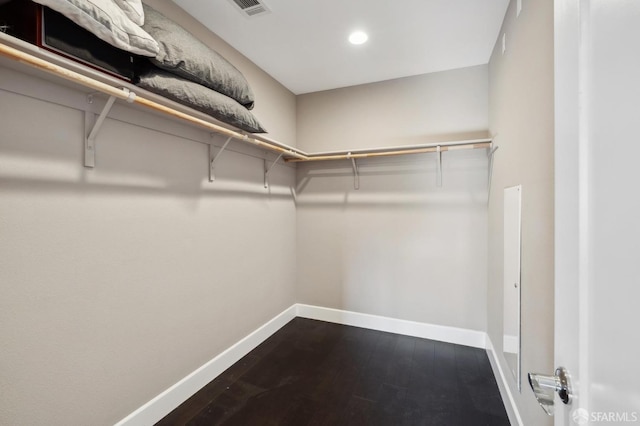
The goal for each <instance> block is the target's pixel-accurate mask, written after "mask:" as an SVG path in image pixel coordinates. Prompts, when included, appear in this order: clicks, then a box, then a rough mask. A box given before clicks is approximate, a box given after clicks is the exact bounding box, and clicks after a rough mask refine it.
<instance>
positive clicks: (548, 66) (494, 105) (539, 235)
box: [487, 0, 554, 425]
mask: <svg viewBox="0 0 640 426" xmlns="http://www.w3.org/2000/svg"><path fill="white" fill-rule="evenodd" d="M515 3H516V2H515V1H512V2H511V4H510V5H509V9H508V11H507V14H506V17H505V22H504V24H503V28H502V31H501V32H500V38H499V40H498V43H497V44H496V47H495V49H494V51H493V55H492V57H491V61H490V63H489V76H490V83H489V105H490V107H489V122H490V129H491V133H492V134H493V135H495V139H494V142H495V144H496V145H497V146H499V149H498V151H497V152H496V156H495V161H494V169H493V183H492V193H491V199H490V202H489V287H488V305H487V311H488V312H489V316H488V332H489V336H490V338H491V341H492V343H493V345H494V346H495V348H496V351H497V353H498V357H499V360H500V362H501V363H502V368H503V370H504V371H505V373H506V374H507V380H508V382H509V384H510V387H511V391H512V393H514V395H515V399H516V403H517V406H518V408H519V411H520V413H521V415H522V418H523V421H524V423H525V424H526V425H529V424H531V425H550V424H552V423H553V421H552V419H551V418H549V417H548V416H547V415H546V414H544V412H543V411H542V409H541V408H540V407H539V406H538V405H537V403H536V400H535V398H534V396H533V394H532V392H531V390H530V388H529V385H528V383H527V379H526V373H527V372H534V371H541V372H551V371H553V370H554V368H553V324H554V323H553V311H554V298H553V293H554V280H553V273H554V249H553V247H554V246H553V232H554V220H553V217H554V202H553V200H554V179H553V167H554V162H553V161H554V157H553V152H554V137H553V134H554V107H553V105H554V98H553V2H552V1H551V0H545V1H525V2H524V3H523V9H522V12H521V14H520V16H519V17H517V18H516V4H515ZM502 34H506V52H505V53H504V55H503V54H502V39H501V37H502ZM518 184H522V266H521V269H522V270H521V284H522V285H521V299H522V310H521V316H522V332H521V335H522V349H521V350H522V355H521V356H522V374H523V377H522V391H521V392H520V391H518V389H517V387H516V385H515V380H513V378H512V376H511V375H510V373H509V371H508V368H507V364H506V362H505V360H504V358H503V356H502V329H503V324H502V303H503V298H502V296H503V281H502V278H503V190H504V188H506V187H511V186H514V185H518Z"/></svg>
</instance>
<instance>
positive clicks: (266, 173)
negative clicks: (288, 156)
mask: <svg viewBox="0 0 640 426" xmlns="http://www.w3.org/2000/svg"><path fill="white" fill-rule="evenodd" d="M283 155H284V152H281V153H280V155H278V158H276V161H274V162H273V163H271V166H269V167H267V160H266V159H265V160H264V187H265V188H268V187H269V173H271V170H273V167H274V166H275V165H276V163H277V162H278V161H280V159H281V158H282V156H283Z"/></svg>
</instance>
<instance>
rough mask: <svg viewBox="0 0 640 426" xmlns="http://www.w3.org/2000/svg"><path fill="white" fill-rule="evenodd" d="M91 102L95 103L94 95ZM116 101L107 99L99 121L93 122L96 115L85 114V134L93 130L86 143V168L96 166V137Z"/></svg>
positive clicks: (113, 97) (110, 98) (90, 96)
mask: <svg viewBox="0 0 640 426" xmlns="http://www.w3.org/2000/svg"><path fill="white" fill-rule="evenodd" d="M88 101H89V102H93V99H92V95H89V99H88ZM115 101H116V97H115V96H109V99H107V103H106V104H105V105H104V108H102V112H101V113H100V115H99V116H98V119H97V120H96V121H95V123H92V122H93V118H94V117H95V115H94V114H93V113H92V112H89V111H85V114H84V126H85V134H87V133H86V131H87V130H88V129H89V128H91V131H90V132H88V134H87V137H86V138H85V142H84V166H85V167H90V168H93V167H95V165H96V136H98V132H99V131H100V128H101V127H102V123H104V119H105V118H107V114H109V111H110V110H111V107H112V106H113V103H114V102H115Z"/></svg>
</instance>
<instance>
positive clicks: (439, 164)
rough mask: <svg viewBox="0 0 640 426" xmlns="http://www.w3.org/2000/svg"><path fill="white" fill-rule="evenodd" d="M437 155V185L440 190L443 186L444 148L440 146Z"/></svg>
mask: <svg viewBox="0 0 640 426" xmlns="http://www.w3.org/2000/svg"><path fill="white" fill-rule="evenodd" d="M436 153H437V157H436V185H437V186H438V188H440V187H441V186H442V148H441V147H440V145H438V148H437V150H436Z"/></svg>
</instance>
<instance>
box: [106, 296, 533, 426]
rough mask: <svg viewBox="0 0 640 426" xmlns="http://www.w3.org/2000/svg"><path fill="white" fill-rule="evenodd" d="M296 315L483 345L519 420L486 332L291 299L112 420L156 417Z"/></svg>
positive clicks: (134, 422)
mask: <svg viewBox="0 0 640 426" xmlns="http://www.w3.org/2000/svg"><path fill="white" fill-rule="evenodd" d="M297 316H298V317H302V318H309V319H315V320H320V321H327V322H333V323H337V324H344V325H351V326H355V327H362V328H368V329H372V330H379V331H386V332H389V333H398V334H404V335H406V336H414V337H420V338H423V339H432V340H438V341H441V342H447V343H455V344H458V345H465V346H471V347H475V348H481V349H486V350H487V352H488V355H489V361H490V362H491V368H492V369H493V373H494V375H495V376H496V381H497V382H498V388H499V389H500V395H501V396H502V400H503V401H504V403H505V408H506V410H507V415H508V416H509V420H510V421H511V424H513V425H520V426H522V425H523V423H522V419H521V418H520V414H519V412H518V409H517V407H516V405H515V401H514V399H513V395H512V394H511V391H510V389H509V386H508V385H507V382H506V378H505V375H504V373H503V371H502V368H501V367H500V363H499V362H498V360H497V358H496V354H495V351H494V349H493V344H492V343H491V340H490V339H489V337H488V336H487V334H486V333H484V332H482V331H475V330H467V329H463V328H456V327H447V326H442V325H434V324H426V323H420V322H415V321H407V320H400V319H395V318H388V317H382V316H377V315H369V314H362V313H358V312H351V311H342V310H339V309H331V308H323V307H319V306H311V305H304V304H295V305H293V306H291V307H290V308H288V309H286V310H285V311H284V312H282V313H280V314H279V315H277V316H276V317H275V318H273V319H272V320H270V321H269V322H267V323H266V324H265V325H263V326H262V327H260V328H258V329H257V330H255V331H254V332H253V333H251V334H249V335H248V336H246V337H245V338H243V339H242V340H240V341H239V342H238V343H236V344H235V345H233V346H231V347H230V348H229V349H227V350H226V351H224V352H222V353H221V354H220V355H218V356H216V357H215V358H213V359H212V360H211V361H209V362H207V363H206V364H204V365H203V366H202V367H200V368H198V369H197V370H195V371H194V372H192V373H191V374H189V375H188V376H187V377H185V378H183V379H182V380H180V381H179V382H178V383H176V384H175V385H173V386H171V387H170V388H168V389H167V390H165V391H164V392H162V393H161V394H159V395H158V396H156V397H155V398H153V399H152V400H151V401H149V402H147V403H146V404H144V405H143V406H142V407H140V408H138V409H137V410H136V411H134V412H133V413H131V414H129V415H128V416H127V417H125V418H124V419H122V420H120V421H119V422H118V423H116V425H115V426H148V425H152V424H154V423H156V422H158V421H159V420H160V419H162V418H163V417H164V416H166V415H167V414H169V413H170V412H171V411H172V410H174V409H175V408H176V407H178V406H179V405H180V404H182V403H183V402H184V401H186V400H187V399H188V398H189V397H191V396H192V395H193V394H195V393H196V392H197V391H198V390H200V389H202V388H203V387H204V386H205V385H206V384H208V383H209V382H211V381H212V380H213V379H215V378H216V377H218V376H219V375H220V374H221V373H222V372H223V371H225V370H226V369H227V368H229V367H231V366H232V365H233V364H234V363H236V362H237V361H239V360H240V359H241V358H242V357H243V356H245V355H246V354H248V353H249V352H251V350H253V349H254V348H256V347H257V346H258V345H259V344H260V343H262V342H263V341H265V340H266V339H267V338H269V336H271V335H272V334H273V333H275V332H276V331H278V330H279V329H281V328H282V327H284V325H285V324H287V323H288V322H289V321H291V320H292V319H294V318H295V317H297Z"/></svg>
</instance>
